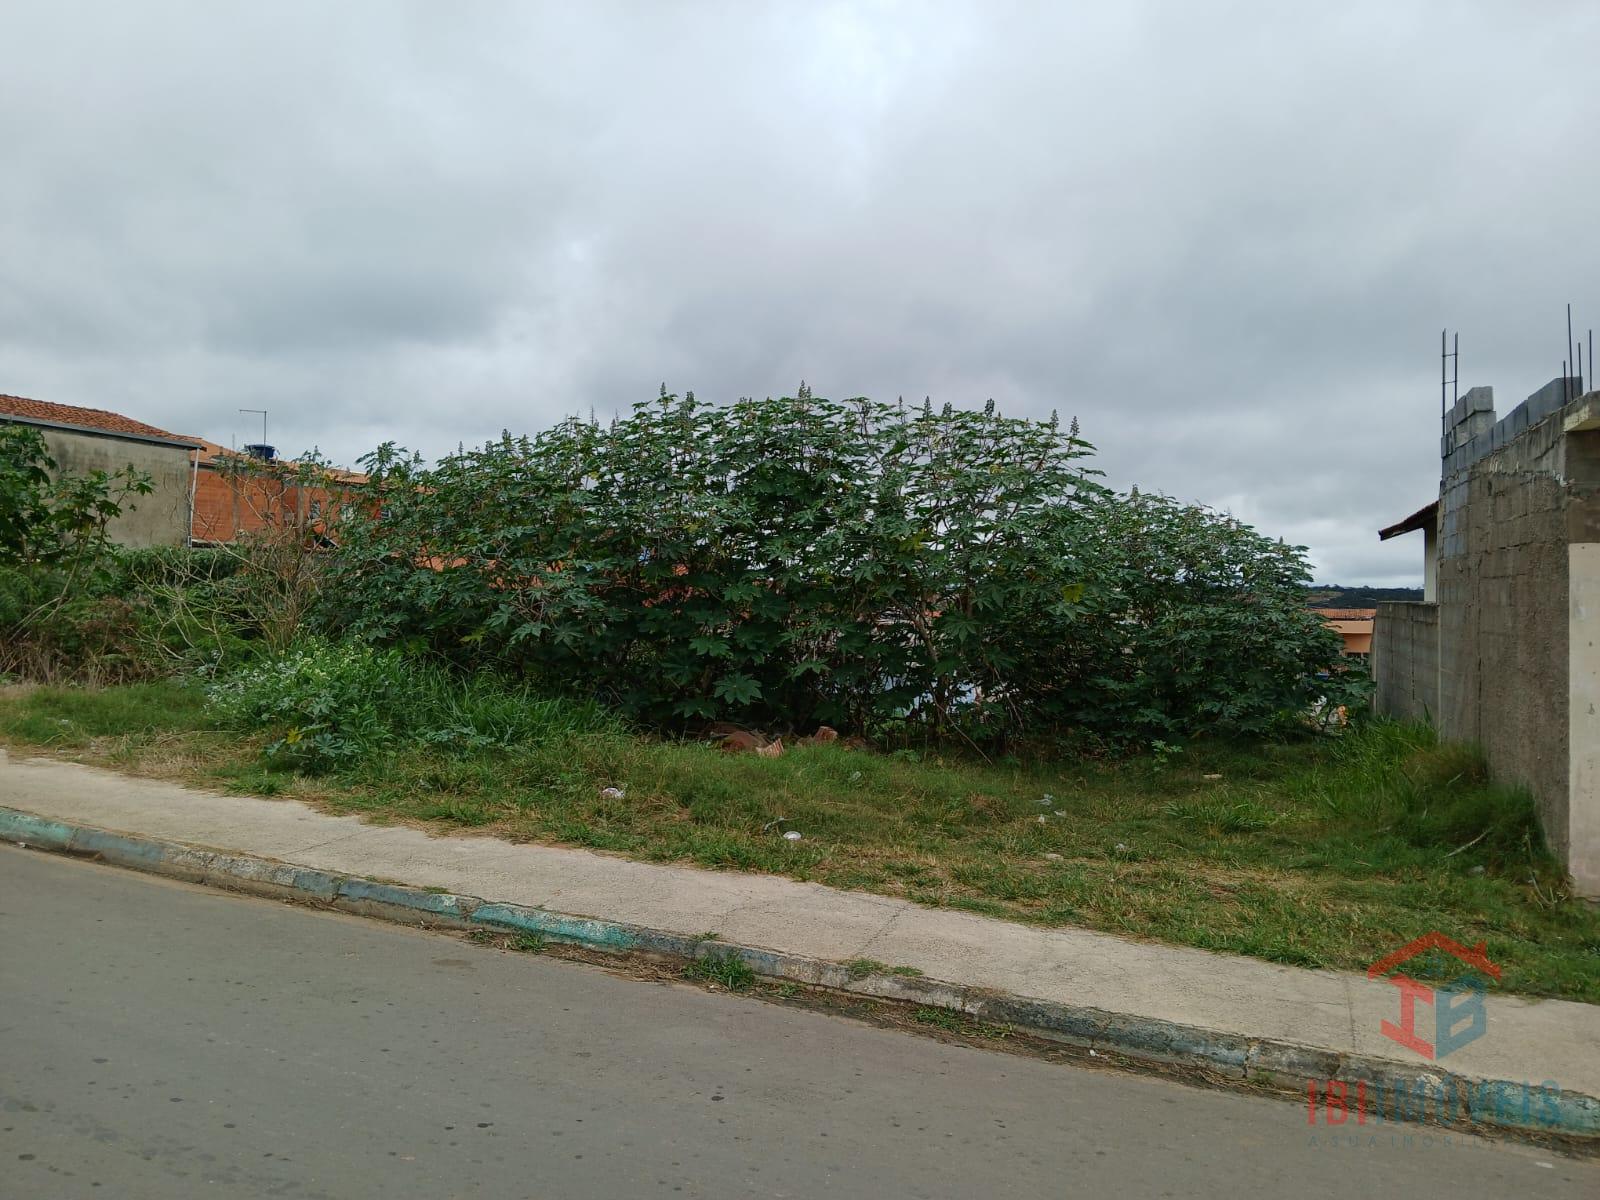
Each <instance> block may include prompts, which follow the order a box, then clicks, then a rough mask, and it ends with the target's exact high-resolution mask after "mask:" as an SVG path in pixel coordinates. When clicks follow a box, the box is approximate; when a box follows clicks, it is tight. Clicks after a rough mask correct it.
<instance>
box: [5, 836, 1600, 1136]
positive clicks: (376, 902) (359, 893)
mask: <svg viewBox="0 0 1600 1200" xmlns="http://www.w3.org/2000/svg"><path fill="white" fill-rule="evenodd" d="M0 840H4V841H8V842H16V843H20V844H23V845H26V846H31V847H35V848H38V849H43V850H52V851H56V852H59V853H67V854H79V855H91V856H94V857H97V858H100V859H102V860H104V861H106V862H109V863H112V864H114V865H116V866H120V867H128V868H131V869H133V870H139V871H147V872H150V873H153V874H158V875H167V876H172V877H174V878H178V879H184V880H188V881H190V882H194V883H206V884H213V885H215V886H220V887H230V888H235V889H239V890H243V891H250V892H256V893H258V894H263V895H270V896H279V897H282V896H284V895H292V896H308V897H312V898H315V899H317V900H320V901H322V902H324V903H327V904H331V905H334V906H337V907H341V908H348V909H350V910H351V911H353V912H357V913H362V914H365V915H371V916H380V917H384V918H386V919H393V920H399V921H411V922H415V921H416V920H418V919H419V918H421V919H423V920H427V921H432V922H437V923H440V924H448V925H453V926H456V927H467V928H473V927H476V928H486V929H493V930H497V931H502V932H503V931H507V930H512V931H520V932H526V933H532V934H537V935H538V936H541V937H546V938H550V939H553V940H555V941H560V942H570V943H573V944H575V945H580V946H587V947H590V948H592V949H596V950H605V951H610V952H613V953H644V954H653V955H658V956H662V957H667V958H675V959H694V958H707V957H721V956H727V957H732V958H736V959H738V960H739V961H741V962H743V963H744V964H745V965H746V966H748V967H749V968H750V969H751V970H753V971H754V972H755V973H756V974H758V975H762V976H766V977H768V978H772V979H783V980H793V981H796V982H800V983H806V984H811V985H813V986H816V987H824V988H830V989H833V990H836V991H843V992H849V993H851V994H854V995H861V996H875V997H879V998H882V999H886V1000H895V1001H899V1002H903V1003H910V1004H917V1005H921V1006H924V1007H930V1008H944V1009H951V1010H954V1011H957V1012H961V1013H965V1014H966V1015H968V1016H971V1017H975V1018H977V1019H978V1020H981V1021H987V1022H991V1023H995V1024H1006V1025H1014V1026H1017V1027H1019V1028H1022V1029H1026V1030H1028V1031H1029V1032H1031V1033H1035V1034H1038V1035H1040V1036H1043V1037H1046V1038H1049V1039H1052V1040H1055V1041H1062V1042H1067V1043H1071V1044H1074V1045H1079V1046H1087V1047H1089V1048H1092V1049H1095V1050H1098V1051H1104V1052H1108V1053H1112V1054H1120V1055H1125V1056H1127V1057H1129V1058H1136V1059H1144V1060H1151V1061H1157V1062H1166V1063H1178V1064H1181V1065H1187V1066H1198V1067H1203V1068H1205V1069H1207V1070H1209V1071H1212V1072H1214V1073H1217V1074H1220V1075H1222V1076H1224V1077H1226V1078H1229V1079H1237V1080H1239V1081H1240V1082H1244V1081H1247V1080H1259V1079H1263V1078H1265V1079H1269V1080H1272V1081H1274V1082H1277V1083H1279V1084H1281V1085H1285V1086H1291V1087H1293V1088H1295V1089H1298V1090H1302V1091H1303V1090H1304V1087H1305V1084H1306V1082H1307V1081H1308V1080H1316V1081H1318V1082H1324V1081H1327V1080H1345V1081H1348V1082H1350V1083H1352V1084H1353V1083H1355V1082H1356V1081H1357V1080H1362V1081H1365V1082H1366V1083H1367V1085H1368V1086H1369V1087H1372V1088H1374V1089H1379V1090H1381V1091H1383V1092H1385V1093H1387V1094H1390V1095H1395V1094H1398V1095H1402V1096H1407V1095H1409V1096H1418V1095H1429V1096H1443V1095H1446V1094H1447V1093H1448V1094H1453V1095H1458V1096H1462V1097H1465V1098H1466V1099H1467V1107H1468V1110H1469V1111H1470V1112H1471V1114H1472V1117H1473V1119H1474V1120H1475V1121H1477V1122H1479V1123H1480V1124H1482V1125H1485V1126H1489V1127H1497V1128H1502V1129H1507V1130H1517V1131H1530V1130H1531V1131H1539V1132H1558V1133H1561V1134H1565V1135H1568V1136H1573V1137H1580V1138H1600V1099H1596V1098H1595V1097H1592V1096H1586V1095H1582V1094H1581V1093H1576V1092H1567V1091H1561V1090H1558V1089H1552V1088H1546V1087H1542V1086H1536V1087H1529V1086H1527V1085H1525V1084H1524V1083H1523V1082H1521V1081H1514V1080H1493V1079H1478V1078H1475V1077H1470V1076H1462V1075H1457V1074H1455V1073H1453V1072H1449V1071H1440V1070H1437V1069H1431V1070H1421V1069H1418V1068H1415V1067H1412V1066H1410V1065H1408V1064H1406V1063H1403V1062H1397V1061H1395V1060H1393V1059H1383V1058H1371V1057H1368V1056H1364V1055H1355V1054H1342V1053H1340V1052H1338V1051H1333V1050H1325V1049H1318V1048H1315V1047H1310V1046H1298V1045H1295V1044H1293V1043H1289V1042H1278V1041H1274V1040H1271V1039H1266V1038H1250V1037H1243V1036H1240V1035H1238V1034H1231V1033H1223V1032H1219V1031H1216V1030H1207V1029H1200V1028H1196V1027H1193V1026H1187V1025H1180V1024H1178V1023H1176V1022H1173V1021H1164V1020H1160V1019H1157V1018H1153V1017H1136V1016H1131V1015H1128V1014H1123V1013H1111V1012H1105V1011H1102V1010H1100V1009H1094V1008H1085V1007H1081V1006H1074V1005H1068V1004H1060V1003H1056V1002H1054V1001H1049V1000H1038V999H1031V998H1029V997H1025V996H1014V995H1010V994H1007V993H1001V992H994V991H989V990H987V989H982V988H974V987H966V986H963V985H960V984H952V983H945V982H941V981H939V980H936V979H927V978H922V977H917V976H898V975H869V976H867V977H865V978H855V977H853V976H852V974H851V972H850V969H849V967H848V965H847V964H843V963H836V962H829V961H826V960H823V959H816V958H808V957H806V956H805V955H799V954H786V953H784V952H782V951H778V950H767V949H763V948H761V947H757V946H739V945H734V944H732V943H728V942H723V941H719V940H707V939H705V938H698V937H692V936H689V935H686V934H681V933H673V932H670V931H668V930H660V929H649V928H646V927H643V926H638V925H630V924H627V923H625V922H621V921H606V920H601V919H599V918H595V917H580V916H573V915H571V914H568V913H558V912H550V911H549V910H547V909H543V908H529V907H527V906H524V905H520V904H504V903H497V902H490V901H486V900H481V899H479V898H477V897H475V896H461V895H455V894H452V893H448V892H438V891H430V890H428V889H426V888H417V887H409V886H406V885H404V884H391V883H381V882H378V881H375V880H370V879H361V878H358V877H353V876H345V875H334V874H331V873H329V872H326V871H319V870H317V869H315V868H311V867H302V866H297V865H295V864H292V863H282V862H276V861H273V860H271V859H265V858H257V857H255V856H253V855H248V854H238V853H229V852H224V851H217V850H206V849H202V848H199V847H195V846H188V845H184V844H182V843H179V842H168V841H162V840H160V839H157V838H146V837H140V836H138V835H134V834H123V833H113V832H110V831H108V830H104V829H95V828H93V827H91V826H86V825H72V824H67V823H65V822H61V821H54V820H50V819H48V818H45V817H40V816H37V815H36V814H33V813H28V812H23V811H21V810H19V809H12V808H4V807H0Z"/></svg>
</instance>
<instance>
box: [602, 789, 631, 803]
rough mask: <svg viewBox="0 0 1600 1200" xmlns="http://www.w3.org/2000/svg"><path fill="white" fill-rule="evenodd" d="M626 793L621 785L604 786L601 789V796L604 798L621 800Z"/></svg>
mask: <svg viewBox="0 0 1600 1200" xmlns="http://www.w3.org/2000/svg"><path fill="white" fill-rule="evenodd" d="M626 795H627V793H626V792H624V791H623V790H622V789H621V788H619V787H603V788H601V789H600V798H601V799H602V800H621V799H622V798H623V797H625V796H626Z"/></svg>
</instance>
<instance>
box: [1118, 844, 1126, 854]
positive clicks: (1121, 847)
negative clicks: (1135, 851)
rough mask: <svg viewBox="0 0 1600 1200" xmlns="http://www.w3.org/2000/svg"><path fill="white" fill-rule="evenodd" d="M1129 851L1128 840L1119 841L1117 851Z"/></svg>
mask: <svg viewBox="0 0 1600 1200" xmlns="http://www.w3.org/2000/svg"><path fill="white" fill-rule="evenodd" d="M1127 852H1128V843H1127V842H1118V843H1117V853H1118V854H1126V853H1127Z"/></svg>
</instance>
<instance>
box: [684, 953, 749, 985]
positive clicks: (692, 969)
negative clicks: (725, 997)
mask: <svg viewBox="0 0 1600 1200" xmlns="http://www.w3.org/2000/svg"><path fill="white" fill-rule="evenodd" d="M683 974H684V977H685V978H686V979H698V980H700V981H701V982H702V983H720V984H721V985H722V986H723V987H725V988H727V989H728V990H729V991H730V992H742V991H744V990H745V989H746V988H747V987H749V986H750V985H751V984H753V983H754V982H755V981H756V973H755V970H754V969H753V968H752V967H751V966H750V964H749V963H747V962H745V961H744V960H743V959H741V958H735V957H734V956H733V955H732V954H707V955H705V956H704V957H701V958H696V959H693V960H691V961H690V962H688V963H687V964H685V966H684V968H683Z"/></svg>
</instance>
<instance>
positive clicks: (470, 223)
mask: <svg viewBox="0 0 1600 1200" xmlns="http://www.w3.org/2000/svg"><path fill="white" fill-rule="evenodd" d="M0 47H3V52H4V61H5V67H4V69H3V71H0V392H12V393H17V394H21V395H25V396H32V397H35V398H37V399H42V400H54V401H60V402H64V403H69V404H83V405H90V406H96V407H102V408H110V409H114V410H117V411H121V412H124V413H126V414H128V415H129V416H133V417H137V418H140V419H142V420H146V421H149V422H151V423H153V424H156V425H160V426H163V427H165V428H169V429H174V430H179V431H182V432H188V433H198V434H203V435H205V436H207V437H210V438H212V439H214V440H217V441H221V442H223V443H228V442H229V441H233V440H236V441H238V442H239V443H243V442H245V441H254V440H256V437H257V436H259V426H258V425H256V426H252V425H251V423H250V422H251V420H252V418H248V417H243V416H240V415H239V414H238V411H237V410H238V409H240V408H267V409H269V410H270V417H269V430H268V434H269V438H270V440H271V441H273V442H274V443H276V444H277V445H278V446H279V448H280V449H282V450H285V451H288V452H295V451H299V450H301V449H304V448H306V447H309V446H312V445H317V446H320V447H321V448H322V449H323V450H324V451H325V452H327V453H329V454H331V455H332V456H333V457H334V458H335V459H338V460H341V461H346V462H348V461H351V460H353V459H354V458H355V457H356V456H357V455H359V454H361V453H362V452H363V451H365V450H367V449H369V448H371V447H372V446H373V445H375V444H376V443H378V442H380V441H383V440H386V439H394V440H397V441H399V442H401V443H403V444H405V445H407V446H410V447H412V448H414V449H418V450H421V451H422V452H423V453H425V454H429V455H435V454H439V453H442V452H445V451H447V450H450V449H453V448H454V447H455V445H456V444H457V443H458V442H462V441H464V442H467V443H469V444H470V443H473V442H479V441H482V440H484V439H485V438H488V437H490V436H493V435H495V434H497V433H498V432H499V431H500V430H501V429H503V428H510V429H511V430H513V431H515V432H524V431H526V432H532V431H534V430H537V429H539V428H542V427H544V426H546V425H548V424H550V423H552V422H553V421H555V420H557V419H559V418H560V417H561V416H563V415H565V414H568V413H572V412H581V413H584V414H587V413H588V412H589V410H590V408H591V407H592V408H593V409H594V410H595V411H596V412H598V413H599V414H600V415H601V416H608V415H609V414H611V413H612V412H615V411H618V410H625V409H626V408H627V407H628V406H629V405H631V404H632V403H633V402H634V401H636V400H639V399H647V398H649V397H650V396H653V395H654V394H655V392H656V390H657V388H658V387H659V386H660V384H661V383H662V382H663V381H665V382H666V384H667V385H668V387H669V388H670V389H671V390H674V391H683V390H688V389H692V390H694V391H695V392H696V393H697V394H698V395H699V396H701V397H702V398H706V399H715V400H719V401H721V400H733V399H736V398H738V397H739V396H740V395H769V394H770V395H784V394H792V393H793V391H794V388H795V386H796V385H797V384H798V383H799V381H800V380H801V379H805V380H807V381H808V382H809V383H810V384H811V385H812V388H813V390H814V391H815V392H817V393H818V394H819V395H832V396H848V395H857V394H865V395H870V396H874V397H878V398H882V399H893V398H894V397H895V396H896V395H902V394H903V395H905V396H906V397H908V398H911V397H915V398H917V399H918V400H920V399H921V397H922V396H924V395H931V396H932V397H933V398H934V401H935V402H936V403H943V402H944V401H947V400H948V401H951V402H953V403H955V404H957V405H958V406H979V405H981V404H982V403H983V402H984V400H985V399H987V398H989V397H991V396H992V397H993V398H994V400H995V402H996V404H997V405H998V406H999V407H1000V409H1001V410H1002V411H1004V412H1008V413H1013V414H1018V415H1024V414H1030V415H1044V414H1047V413H1048V412H1049V411H1050V410H1051V409H1052V408H1059V409H1060V410H1061V412H1062V414H1063V417H1066V416H1068V415H1071V414H1076V415H1077V416H1078V417H1079V419H1080V420H1081V422H1082V424H1083V429H1084V433H1085V436H1087V437H1088V438H1089V439H1090V440H1091V441H1092V442H1094V443H1095V444H1096V445H1097V446H1098V448H1099V466H1100V467H1101V468H1102V469H1104V470H1105V471H1106V472H1107V474H1108V476H1109V478H1110V480H1111V481H1112V482H1113V483H1116V484H1118V485H1124V486H1125V485H1127V484H1130V483H1137V484H1139V485H1140V486H1141V487H1143V488H1147V489H1151V490H1160V491H1164V492H1168V493H1171V494H1173V495H1176V496H1179V497H1182V498H1184V499H1192V500H1200V501H1204V502H1207V503H1210V504H1214V505H1218V506H1222V507H1226V508H1228V509H1231V510H1232V511H1233V512H1234V513H1235V514H1237V515H1239V516H1241V517H1243V518H1245V519H1247V520H1249V521H1251V522H1253V523H1255V524H1257V525H1258V526H1259V527H1260V528H1261V529H1263V530H1264V531H1266V532H1269V533H1272V534H1274V535H1281V536H1284V537H1286V538H1288V539H1290V540H1292V541H1296V542H1302V543H1305V544H1307V545H1309V546H1310V547H1311V550H1312V558H1313V561H1314V562H1315V564H1316V572H1317V577H1318V578H1319V579H1321V580H1324V581H1338V582H1346V583H1354V582H1367V583H1397V584H1406V583H1412V582H1415V581H1416V580H1417V578H1418V576H1419V574H1420V561H1421V546H1420V544H1413V543H1417V542H1418V539H1416V538H1407V539H1401V540H1400V541H1398V542H1391V543H1386V544H1383V545H1381V546H1380V544H1379V543H1378V541H1377V539H1376V534H1375V530H1376V528H1377V527H1378V526H1380V525H1383V524H1387V523H1388V522H1390V521H1393V520H1395V519H1398V518H1399V517H1402V516H1404V515H1406V514H1408V513H1409V512H1411V511H1412V510H1413V509H1415V508H1416V507H1418V506H1419V505H1420V504H1422V503H1424V502H1426V501H1427V500H1429V499H1431V498H1432V497H1433V496H1434V495H1435V494H1436V491H1437V436H1438V403H1439V394H1438V391H1439V389H1438V376H1439V361H1438V341H1439V331H1440V329H1441V328H1442V327H1444V326H1446V325H1448V326H1449V327H1450V328H1451V329H1452V330H1455V329H1459V330H1460V331H1461V342H1462V347H1461V353H1462V363H1463V369H1462V386H1463V389H1464V388H1465V387H1466V386H1468V385H1471V384H1480V383H1486V384H1491V385H1493V386H1494V387H1495V389H1496V396H1497V400H1498V402H1499V405H1500V408H1501V411H1502V412H1504V411H1505V410H1506V409H1507V408H1509V407H1510V405H1511V404H1512V403H1515V402H1516V401H1517V400H1520V399H1521V398H1522V397H1523V396H1524V395H1526V394H1527V393H1528V392H1530V391H1532V390H1534V389H1535V388H1536V387H1538V386H1539V385H1541V384H1543V383H1544V382H1545V381H1547V380H1549V379H1551V378H1553V377H1555V376H1556V375H1558V374H1559V373H1560V368H1561V359H1562V357H1563V356H1564V354H1565V327H1564V319H1565V316H1564V314H1565V304H1566V303H1567V301H1569V300H1570V301H1572V302H1573V304H1574V306H1575V313H1576V320H1577V321H1578V323H1579V325H1580V327H1583V326H1587V325H1590V324H1600V294H1597V291H1600V288H1597V286H1596V283H1597V281H1600V269H1597V268H1600V249H1597V245H1600V241H1597V238H1596V236H1595V231H1594V229H1593V228H1592V225H1593V219H1594V215H1595V210H1596V206H1597V204H1600V200H1597V196H1600V169H1597V167H1596V161H1597V159H1600V150H1597V149H1596V140H1595V131H1596V125H1597V118H1600V82H1597V80H1600V72H1597V70H1596V62H1597V59H1600V4H1596V3H1594V0H1583V2H1574V3H1570V4H1566V3H1557V2H1554V0H1525V2H1523V3H1511V2H1510V0H1505V2H1503V3H1496V4H1482V5H1479V4H1470V3H1465V2H1463V0H1451V2H1449V3H1445V2H1443V0H1441V2H1440V3H1435V4H1416V3H1406V2H1404V0H1383V2H1381V3H1375V4H1362V3H1349V2H1341V3H1338V4H1328V3H1317V4H1304V3H1295V2H1292V0H1275V2H1272V3H1263V4H1226V3H1205V4H1201V3H1193V2H1180V3H1171V4H1137V3H1130V2H1128V0H1105V2H1102V3H1097V4H1088V3H1067V2H1065V0H1054V2H1048V3H1045V2H1041V3H1037V4H1018V5H1011V4H1005V3H996V2H995V0H980V2H976V3H971V4H962V3H948V4H946V3H933V2H924V3H905V4H896V3H883V4H867V3H862V4H849V5H846V4H838V5H829V4H824V3H816V2H812V3H797V4H792V5H789V4H779V3H760V2H752V0H743V2H740V3H730V4H721V3H710V2H704V3H689V2H684V3H664V2H657V0H637V2H636V3H631V4H604V3H594V2H585V3H582V4H574V3H567V2H563V3H548V4H538V3H534V2H532V0H519V2H517V3H510V2H505V3H490V2H486V0H478V2H475V3H471V4H449V3H416V4H403V3H397V2H392V0H387V2H384V3H371V4H367V3H357V2H355V0H338V3H329V2H327V0H317V2H316V3H284V2H283V0H273V2H272V3H260V2H257V3H251V4H246V3H242V2H239V3H235V2H230V0H194V2H191V3H178V4H173V3H154V2H152V0H141V2H140V3H138V4H128V3H125V2H122V0H115V2H113V0H107V2H105V3H99V4H80V3H71V2H67V0H38V2H35V0H6V3H5V4H4V6H3V7H0ZM255 420H259V419H258V418H255ZM252 429H254V430H255V431H256V432H255V433H252Z"/></svg>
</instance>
